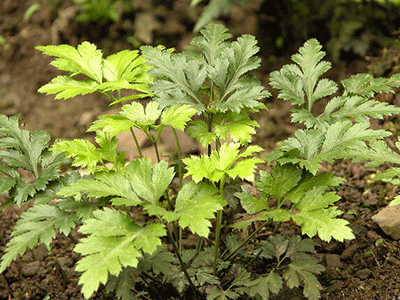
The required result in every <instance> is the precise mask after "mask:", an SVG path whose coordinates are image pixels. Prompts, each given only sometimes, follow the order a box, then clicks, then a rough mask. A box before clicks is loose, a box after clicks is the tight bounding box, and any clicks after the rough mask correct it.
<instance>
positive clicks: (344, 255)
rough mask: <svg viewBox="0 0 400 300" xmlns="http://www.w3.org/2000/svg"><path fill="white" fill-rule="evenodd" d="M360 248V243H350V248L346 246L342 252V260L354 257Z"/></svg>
mask: <svg viewBox="0 0 400 300" xmlns="http://www.w3.org/2000/svg"><path fill="white" fill-rule="evenodd" d="M358 248H360V244H359V243H354V244H353V245H350V246H349V247H348V248H346V249H345V250H344V251H343V252H342V254H341V255H340V258H341V259H342V260H347V259H350V258H352V257H353V255H354V254H355V253H356V252H357V250H358Z"/></svg>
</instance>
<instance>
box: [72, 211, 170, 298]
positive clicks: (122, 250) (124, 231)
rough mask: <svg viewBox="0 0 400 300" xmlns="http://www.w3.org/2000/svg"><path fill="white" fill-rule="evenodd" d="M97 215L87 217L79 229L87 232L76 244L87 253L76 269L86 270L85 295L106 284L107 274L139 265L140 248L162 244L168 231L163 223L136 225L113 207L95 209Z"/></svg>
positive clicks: (151, 248) (148, 249)
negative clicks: (144, 225)
mask: <svg viewBox="0 0 400 300" xmlns="http://www.w3.org/2000/svg"><path fill="white" fill-rule="evenodd" d="M93 215H94V218H93V219H88V220H86V221H85V222H84V223H83V225H82V226H81V227H80V228H79V232H81V233H84V234H88V237H86V238H83V239H81V240H80V243H79V244H77V245H76V246H75V249H74V250H75V251H76V252H78V253H80V254H82V255H83V256H84V257H83V258H82V259H81V260H80V261H79V262H78V263H77V265H76V270H77V271H79V272H83V274H82V275H81V277H80V279H79V283H80V284H82V293H83V295H84V296H85V298H89V297H90V295H91V294H92V293H93V292H95V291H96V290H97V289H98V287H99V285H100V283H103V284H105V283H106V282H107V279H108V274H111V275H114V276H118V274H119V273H120V272H121V271H122V268H123V267H127V266H131V267H136V266H137V264H138V258H139V257H141V255H142V254H141V251H143V252H145V253H152V252H154V251H155V250H156V248H157V246H158V245H161V239H160V237H162V236H164V235H165V228H164V225H162V224H154V223H151V224H148V225H147V226H146V227H140V226H138V225H136V224H135V223H134V222H133V221H132V219H131V218H130V217H129V216H127V215H125V214H123V213H122V212H119V211H117V210H112V209H110V208H104V210H97V211H95V212H93Z"/></svg>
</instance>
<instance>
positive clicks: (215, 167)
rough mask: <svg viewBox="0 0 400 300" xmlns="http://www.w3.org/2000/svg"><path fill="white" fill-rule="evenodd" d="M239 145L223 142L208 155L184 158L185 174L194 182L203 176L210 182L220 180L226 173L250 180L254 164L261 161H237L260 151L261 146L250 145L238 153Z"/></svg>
mask: <svg viewBox="0 0 400 300" xmlns="http://www.w3.org/2000/svg"><path fill="white" fill-rule="evenodd" d="M239 147H240V144H238V143H225V144H223V145H222V146H221V148H220V149H219V151H215V150H214V151H212V153H211V155H210V156H206V155H202V156H200V157H198V156H191V157H189V158H185V159H184V160H183V162H184V163H185V164H186V169H187V171H188V172H187V173H186V174H185V176H190V175H191V176H192V179H193V180H194V181H195V182H199V181H201V180H202V179H203V178H207V179H209V180H211V181H212V182H217V181H219V180H221V179H222V178H223V177H224V175H228V176H230V177H231V178H233V179H235V178H236V177H240V178H245V179H246V180H252V179H253V173H254V170H255V165H256V164H257V163H260V162H262V161H261V160H260V159H257V158H248V159H243V160H241V161H239V162H237V161H238V160H239V159H240V158H242V157H246V156H249V155H251V154H252V153H254V152H259V151H261V150H262V148H260V147H258V146H250V147H249V148H247V151H246V150H245V152H243V153H242V154H240V153H239ZM236 162H237V163H236ZM235 163H236V164H235Z"/></svg>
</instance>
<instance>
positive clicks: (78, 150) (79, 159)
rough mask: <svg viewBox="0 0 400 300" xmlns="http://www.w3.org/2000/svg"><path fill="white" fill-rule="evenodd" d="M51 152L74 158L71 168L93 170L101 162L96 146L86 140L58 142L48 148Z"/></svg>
mask: <svg viewBox="0 0 400 300" xmlns="http://www.w3.org/2000/svg"><path fill="white" fill-rule="evenodd" d="M50 150H52V151H58V152H61V153H65V156H66V157H72V158H74V161H73V163H72V165H73V166H76V167H81V168H86V167H88V169H89V170H93V169H95V167H96V166H97V164H98V163H99V162H101V161H102V158H101V156H100V153H99V152H98V151H97V149H96V146H95V145H93V144H92V143H91V142H89V141H88V140H84V139H75V140H72V141H59V142H57V143H55V144H54V145H52V146H51V147H50Z"/></svg>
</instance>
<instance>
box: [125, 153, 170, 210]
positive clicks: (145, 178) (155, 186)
mask: <svg viewBox="0 0 400 300" xmlns="http://www.w3.org/2000/svg"><path fill="white" fill-rule="evenodd" d="M126 172H127V176H128V177H129V178H130V182H131V185H132V188H133V190H134V191H135V193H136V194H137V195H138V196H139V197H141V198H142V199H144V200H146V201H148V202H150V203H151V204H157V202H158V200H159V199H160V197H161V196H162V194H163V193H164V192H165V191H166V189H167V188H168V186H169V184H170V183H171V182H172V180H173V179H174V175H175V173H174V169H173V168H168V164H167V163H166V162H165V161H161V162H159V163H157V164H156V165H154V166H153V165H152V163H151V161H150V159H148V158H142V159H136V160H133V161H131V162H130V163H129V165H128V166H127V168H126Z"/></svg>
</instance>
